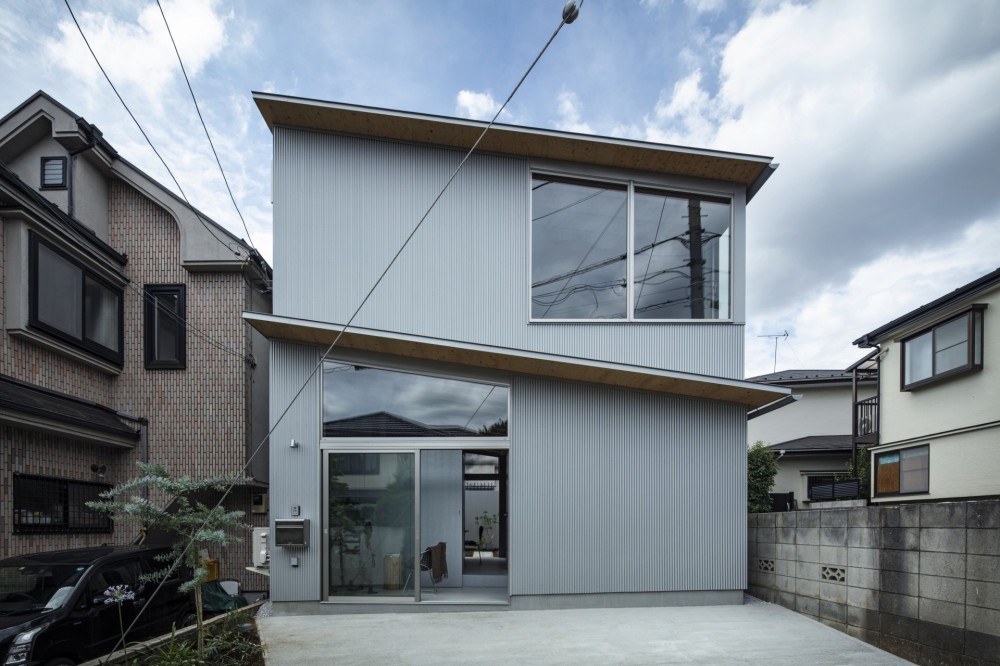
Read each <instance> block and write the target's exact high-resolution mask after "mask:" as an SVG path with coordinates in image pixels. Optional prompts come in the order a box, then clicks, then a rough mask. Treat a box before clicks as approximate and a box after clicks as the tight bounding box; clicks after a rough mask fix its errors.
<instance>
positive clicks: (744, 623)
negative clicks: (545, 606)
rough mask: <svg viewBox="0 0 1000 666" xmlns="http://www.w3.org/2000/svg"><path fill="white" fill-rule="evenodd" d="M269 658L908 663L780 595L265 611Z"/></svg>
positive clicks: (290, 661)
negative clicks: (520, 607) (790, 605)
mask: <svg viewBox="0 0 1000 666" xmlns="http://www.w3.org/2000/svg"><path fill="white" fill-rule="evenodd" d="M257 626H258V628H259V630H260V635H261V639H262V641H263V643H264V649H265V660H266V662H267V664H268V666H308V665H309V664H324V665H326V664H338V666H343V665H347V664H471V663H475V664H522V665H523V664H768V665H775V666H777V665H780V664H789V665H792V664H794V665H796V666H798V665H799V664H829V665H834V664H865V665H866V666H867V665H872V664H886V665H888V664H908V663H910V662H908V661H905V660H903V659H899V658H898V657H895V656H893V655H891V654H889V653H887V652H883V651H882V650H879V649H878V648H875V647H872V646H871V645H868V644H867V643H863V642H861V641H859V640H857V639H855V638H852V637H850V636H848V635H846V634H843V633H841V632H839V631H837V630H836V629H831V628H830V627H827V626H826V625H823V624H820V623H819V622H816V621H814V620H810V619H809V618H807V617H805V616H803V615H799V614H798V613H794V612H792V611H790V610H787V609H785V608H782V607H781V606H777V605H774V604H768V603H763V602H759V601H756V600H751V601H750V603H748V604H746V605H743V606H696V607H692V606H688V607H676V608H613V609H584V610H546V611H500V612H496V611H493V612H482V613H479V612H468V613H398V614H393V613H386V614H375V615H308V616H305V615H299V616H278V617H261V618H258V620H257Z"/></svg>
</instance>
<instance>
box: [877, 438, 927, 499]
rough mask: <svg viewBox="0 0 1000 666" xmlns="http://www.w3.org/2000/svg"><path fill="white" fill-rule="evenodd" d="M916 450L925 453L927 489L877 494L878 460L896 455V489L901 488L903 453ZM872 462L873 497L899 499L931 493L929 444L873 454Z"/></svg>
mask: <svg viewBox="0 0 1000 666" xmlns="http://www.w3.org/2000/svg"><path fill="white" fill-rule="evenodd" d="M917 449H924V450H925V451H926V454H925V457H926V459H927V488H925V489H921V490H906V491H904V490H897V491H890V492H879V489H878V466H879V458H882V457H883V456H889V455H892V454H897V455H898V456H899V479H898V480H897V483H898V487H899V488H902V487H903V452H904V451H916V450H917ZM872 455H873V460H872V476H873V477H874V478H873V479H872V481H873V483H872V495H873V496H874V497H901V496H905V495H928V494H930V492H931V446H930V444H921V445H919V446H907V447H904V448H901V449H892V450H891V451H880V452H878V453H873V454H872Z"/></svg>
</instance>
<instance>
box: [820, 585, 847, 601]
mask: <svg viewBox="0 0 1000 666" xmlns="http://www.w3.org/2000/svg"><path fill="white" fill-rule="evenodd" d="M819 598H820V599H821V600H822V601H833V602H835V603H838V604H846V603H847V586H846V585H844V584H842V583H820V584H819Z"/></svg>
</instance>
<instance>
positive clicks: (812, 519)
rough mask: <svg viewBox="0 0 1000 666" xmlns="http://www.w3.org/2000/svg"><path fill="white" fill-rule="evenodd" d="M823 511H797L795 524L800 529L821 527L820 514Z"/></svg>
mask: <svg viewBox="0 0 1000 666" xmlns="http://www.w3.org/2000/svg"><path fill="white" fill-rule="evenodd" d="M821 513H822V511H797V512H796V514H797V515H796V519H795V522H796V523H797V525H798V527H799V528H803V527H819V514H821Z"/></svg>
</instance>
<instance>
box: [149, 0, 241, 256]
mask: <svg viewBox="0 0 1000 666" xmlns="http://www.w3.org/2000/svg"><path fill="white" fill-rule="evenodd" d="M156 6H157V7H159V9H160V16H162V17H163V25H165V26H167V34H168V35H169V36H170V43H171V44H172V45H173V47H174V53H175V54H177V62H178V63H179V64H180V66H181V73H182V74H183V75H184V82H185V83H186V84H187V88H188V92H190V93H191V101H192V102H194V110H195V111H197V112H198V120H200V121H201V128H202V129H203V130H205V138H206V139H208V145H209V146H211V147H212V155H214V156H215V163H216V164H218V165H219V173H220V174H222V182H224V183H225V184H226V191H227V192H229V199H230V200H231V201H232V202H233V208H235V209H236V214H237V215H239V216H240V222H242V223H243V231H245V232H247V242H248V243H250V247H252V248H253V249H254V252H257V254H260V252H259V251H258V250H257V246H256V245H254V244H253V239H252V238H251V237H250V229H248V228H247V221H246V220H245V219H243V213H242V212H241V211H240V207H239V205H238V204H237V203H236V197H235V196H234V195H233V189H232V188H231V187H229V179H228V178H226V171H225V170H224V169H223V168H222V162H221V161H220V160H219V153H218V152H217V151H216V150H215V143H214V142H213V141H212V135H211V134H209V132H208V125H206V124H205V118H204V117H202V115H201V107H200V106H198V98H197V97H195V94H194V88H192V87H191V79H189V78H188V74H187V69H185V68H184V61H183V60H182V59H181V52H180V51H179V50H177V42H176V41H174V33H173V31H172V30H170V23H168V22H167V15H166V14H164V13H163V5H161V4H160V0H156Z"/></svg>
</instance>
